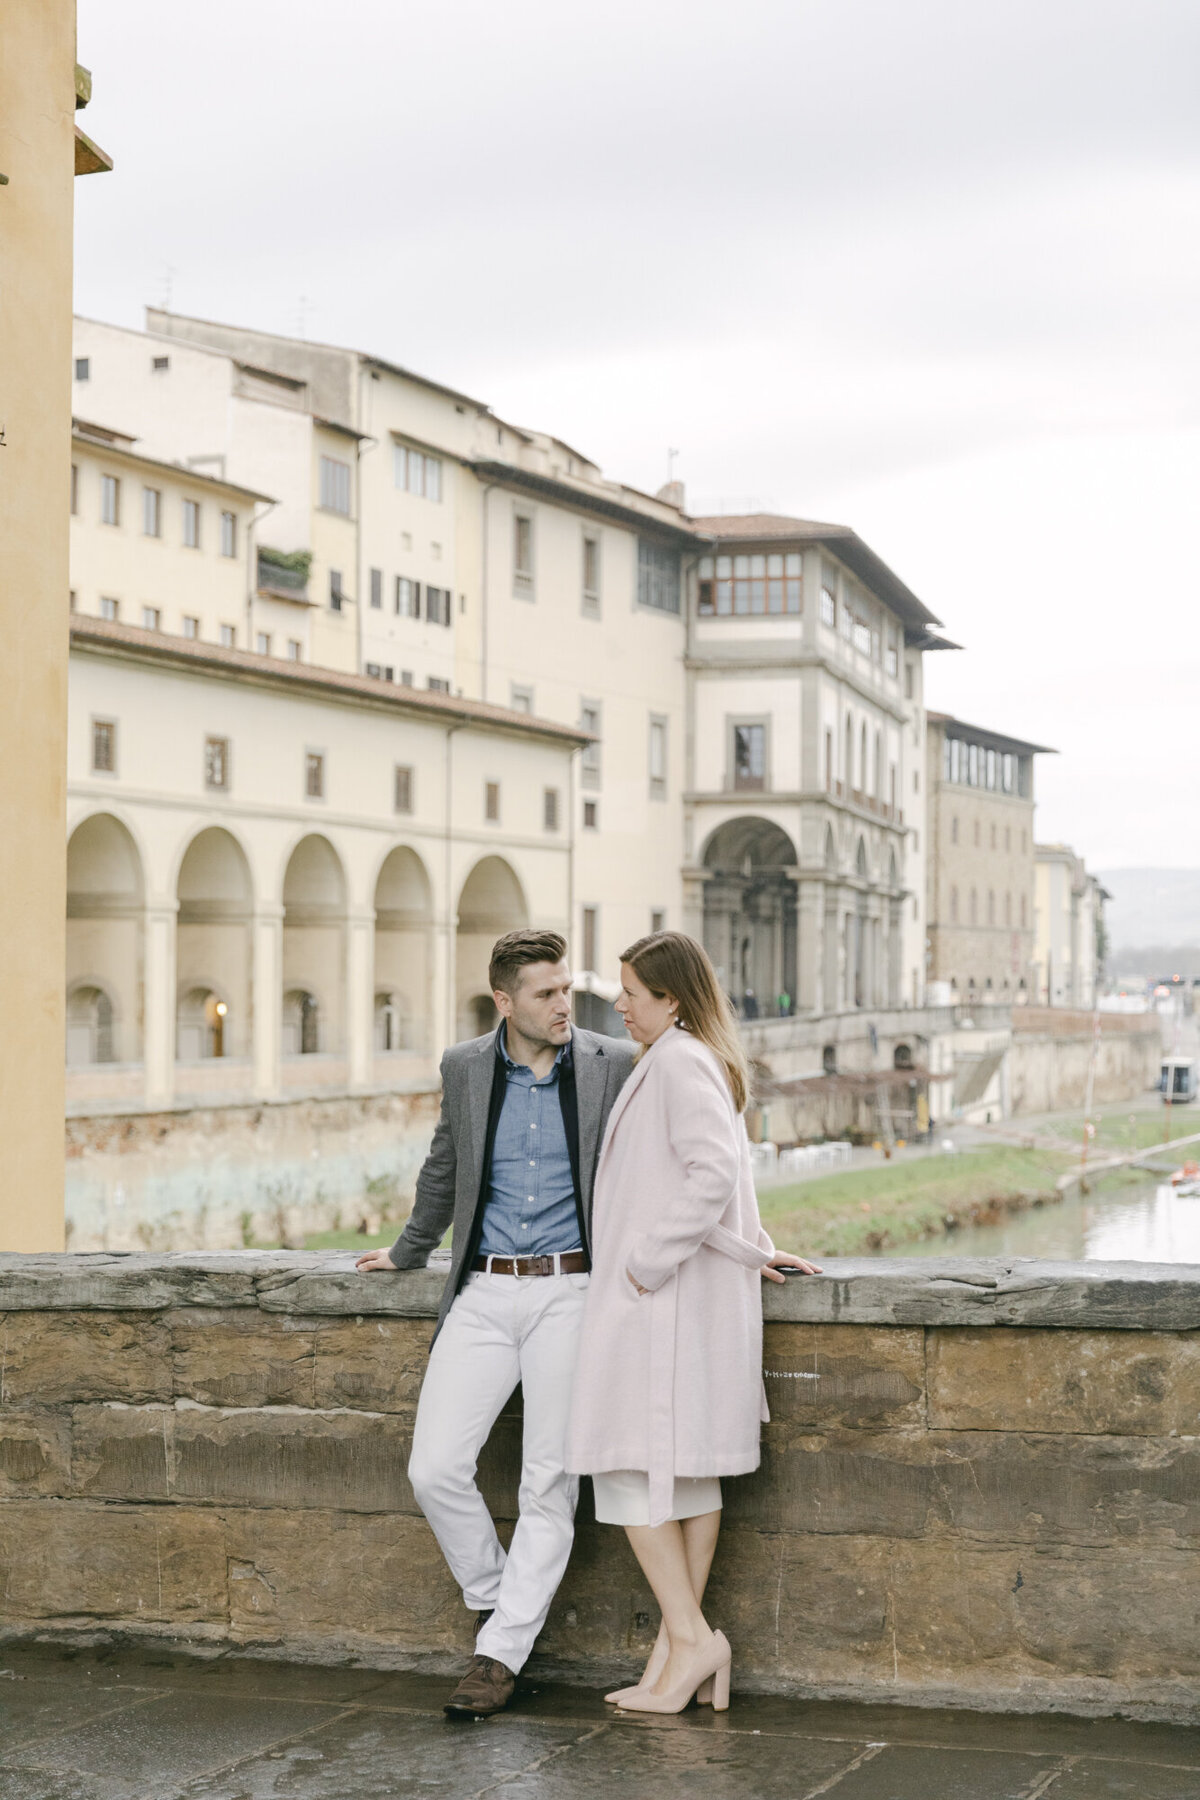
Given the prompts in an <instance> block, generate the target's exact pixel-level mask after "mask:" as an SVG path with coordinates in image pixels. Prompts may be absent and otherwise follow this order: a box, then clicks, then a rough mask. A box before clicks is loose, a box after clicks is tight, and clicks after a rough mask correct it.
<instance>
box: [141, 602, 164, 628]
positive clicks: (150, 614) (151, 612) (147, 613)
mask: <svg viewBox="0 0 1200 1800" xmlns="http://www.w3.org/2000/svg"><path fill="white" fill-rule="evenodd" d="M161 627H162V613H161V612H160V611H159V609H158V607H157V606H143V608H142V630H143V631H158V630H160V629H161Z"/></svg>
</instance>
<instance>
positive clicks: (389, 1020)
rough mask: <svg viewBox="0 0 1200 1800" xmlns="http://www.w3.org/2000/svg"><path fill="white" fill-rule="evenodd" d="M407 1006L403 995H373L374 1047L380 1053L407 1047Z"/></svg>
mask: <svg viewBox="0 0 1200 1800" xmlns="http://www.w3.org/2000/svg"><path fill="white" fill-rule="evenodd" d="M406 1015H407V1007H406V1006H405V1003H404V996H403V995H402V994H397V993H394V992H392V993H379V994H376V996H375V1049H376V1050H377V1051H378V1052H380V1053H381V1054H386V1053H387V1052H388V1051H389V1050H407V1049H408V1047H409V1033H408V1019H407V1016H406Z"/></svg>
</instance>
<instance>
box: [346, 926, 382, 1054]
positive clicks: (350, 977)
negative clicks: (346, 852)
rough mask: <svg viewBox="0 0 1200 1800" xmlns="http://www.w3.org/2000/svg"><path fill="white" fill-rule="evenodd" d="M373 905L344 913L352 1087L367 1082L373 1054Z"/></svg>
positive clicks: (348, 1049)
mask: <svg viewBox="0 0 1200 1800" xmlns="http://www.w3.org/2000/svg"><path fill="white" fill-rule="evenodd" d="M374 1030H375V908H374V907H373V906H353V907H350V908H349V909H348V910H347V913H346V1070H347V1077H348V1080H349V1084H350V1086H351V1087H352V1088H361V1087H366V1086H368V1085H369V1083H370V1080H371V1075H372V1073H373V1065H374V1058H375V1046H374Z"/></svg>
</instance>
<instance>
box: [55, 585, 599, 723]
mask: <svg viewBox="0 0 1200 1800" xmlns="http://www.w3.org/2000/svg"><path fill="white" fill-rule="evenodd" d="M71 648H72V650H73V651H75V652H77V653H80V654H83V655H89V656H101V657H110V658H112V659H113V660H115V661H120V662H132V663H142V664H148V665H151V666H153V667H155V668H160V669H169V670H172V671H173V672H175V673H177V674H187V675H202V676H206V677H208V678H209V679H213V680H225V681H232V682H237V683H240V684H242V685H244V686H249V687H258V688H273V689H274V690H275V691H276V692H285V693H293V694H304V695H306V696H315V697H316V698H318V699H321V700H325V701H328V702H330V703H331V704H333V705H338V704H340V705H343V706H353V707H355V708H357V709H359V710H362V709H366V710H374V711H380V712H386V713H389V714H392V715H396V714H399V715H400V716H402V717H406V718H409V719H413V720H425V721H428V722H430V723H433V724H437V725H447V724H454V725H459V726H463V725H479V726H484V727H489V728H491V729H492V730H495V731H503V732H506V733H509V734H512V735H514V736H517V737H528V738H537V739H540V740H541V741H542V742H549V743H558V744H560V745H562V746H563V747H564V748H569V749H572V750H576V749H581V748H582V747H583V745H585V744H588V743H591V742H592V741H593V740H592V735H591V734H590V733H589V732H586V731H581V730H580V729H579V727H578V726H575V725H560V724H559V723H558V722H557V721H556V720H552V719H539V718H535V717H532V716H531V715H530V714H528V713H520V712H513V711H512V710H511V709H510V708H509V707H506V706H491V705H489V704H487V703H486V702H485V701H482V700H466V699H463V698H462V697H461V696H459V695H450V694H439V693H429V692H427V691H426V690H424V689H422V688H405V687H397V686H395V685H394V683H392V682H389V681H380V680H378V679H377V678H376V677H375V676H373V675H350V674H343V673H342V672H341V671H340V670H337V669H320V668H316V667H314V666H313V664H312V663H293V662H283V661H281V660H279V659H278V658H275V657H270V656H254V655H251V653H250V652H249V651H246V650H226V649H223V648H222V647H221V646H219V645H217V644H205V643H201V642H199V641H198V640H196V639H193V638H177V637H168V636H167V635H166V634H165V633H163V632H158V631H141V630H139V629H138V628H137V627H136V626H134V625H118V624H114V623H112V622H111V621H109V620H107V619H90V618H83V617H81V616H80V615H79V614H76V615H74V616H73V617H72V619H71Z"/></svg>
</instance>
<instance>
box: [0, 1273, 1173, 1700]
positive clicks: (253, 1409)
mask: <svg viewBox="0 0 1200 1800" xmlns="http://www.w3.org/2000/svg"><path fill="white" fill-rule="evenodd" d="M441 1279H442V1275H441V1271H440V1270H436V1271H435V1270H429V1271H422V1272H417V1273H412V1274H407V1275H397V1276H386V1275H378V1276H370V1277H364V1276H359V1275H356V1274H355V1273H354V1272H353V1270H352V1268H351V1267H350V1259H348V1258H346V1257H321V1256H317V1255H304V1254H301V1253H288V1252H280V1253H273V1254H269V1255H268V1254H254V1253H245V1254H242V1255H238V1254H229V1255H212V1256H199V1255H175V1256H168V1257H153V1256H149V1255H129V1256H124V1257H117V1256H109V1255H95V1256H47V1257H17V1256H5V1257H0V1595H2V1596H3V1599H2V1602H0V1635H5V1636H8V1637H10V1638H11V1637H27V1636H33V1635H53V1636H59V1637H73V1636H74V1637H78V1636H80V1635H84V1636H87V1635H94V1634H96V1633H97V1632H99V1633H116V1634H136V1635H139V1636H142V1637H162V1638H166V1639H171V1640H175V1641H179V1640H185V1641H188V1642H191V1643H193V1644H199V1643H208V1644H221V1645H237V1646H242V1647H244V1648H245V1649H247V1650H250V1651H253V1652H255V1653H258V1654H264V1655H287V1656H289V1657H298V1658H312V1659H314V1660H340V1659H343V1658H346V1657H350V1658H353V1659H356V1660H359V1661H362V1662H364V1663H368V1664H371V1665H379V1666H388V1665H397V1664H401V1665H403V1664H424V1665H427V1666H438V1665H442V1664H444V1665H445V1666H447V1667H450V1666H455V1665H456V1664H457V1663H458V1662H460V1661H461V1659H462V1657H463V1655H464V1653H465V1652H467V1651H468V1650H469V1647H470V1630H469V1619H468V1615H467V1614H466V1613H465V1611H464V1610H463V1608H462V1605H461V1601H460V1599H459V1597H458V1594H457V1590H456V1589H455V1587H454V1584H453V1583H452V1581H451V1580H450V1577H449V1575H448V1574H447V1572H446V1570H445V1567H444V1565H443V1562H442V1559H441V1556H440V1553H439V1552H438V1549H437V1545H436V1544H435V1542H434V1540H433V1536H432V1533H431V1532H430V1531H429V1529H428V1527H427V1526H426V1524H425V1523H424V1520H423V1519H422V1518H421V1516H420V1514H419V1512H418V1511H417V1508H416V1506H415V1503H414V1500H413V1496H412V1493H411V1490H410V1488H409V1485H408V1481H407V1478H406V1475H405V1463H406V1459H407V1450H408V1442H409V1437H410V1433H411V1427H412V1418H413V1411H414V1407H415V1404H416V1399H417V1394H418V1391H419V1388H420V1382H421V1378H422V1374H423V1370H424V1365H425V1357H426V1351H427V1347H428V1343H429V1338H430V1334H431V1331H432V1316H433V1312H434V1308H435V1302H436V1298H437V1294H438V1291H439V1289H440V1285H441ZM765 1302H766V1312H767V1329H766V1354H765V1376H766V1385H767V1391H768V1396H769V1399H770V1403H771V1412H772V1420H771V1424H770V1425H769V1427H768V1428H767V1431H766V1434H765V1443H764V1460H763V1466H762V1468H761V1469H760V1470H759V1472H758V1473H757V1474H756V1475H753V1476H748V1477H744V1478H741V1479H738V1480H731V1481H729V1482H727V1483H726V1519H725V1529H724V1531H723V1533H722V1538H721V1544H720V1548H719V1551H718V1557H717V1563H716V1566H715V1568H714V1574H713V1582H712V1587H711V1590H710V1596H711V1600H710V1606H709V1610H710V1613H711V1616H712V1618H713V1620H714V1621H715V1622H716V1623H718V1624H720V1625H722V1626H723V1628H724V1629H725V1630H726V1631H727V1633H728V1634H729V1636H730V1637H731V1639H732V1641H733V1644H734V1654H735V1663H736V1670H737V1679H738V1681H739V1682H740V1683H741V1684H742V1685H744V1686H747V1687H758V1688H762V1689H768V1690H770V1689H778V1690H786V1691H789V1692H792V1693H799V1694H820V1695H830V1696H836V1695H842V1696H855V1697H867V1698H871V1699H877V1700H904V1701H909V1702H912V1701H916V1702H919V1703H927V1704H942V1703H951V1704H954V1703H957V1704H963V1705H971V1706H975V1707H988V1708H993V1707H994V1708H1001V1709H1011V1710H1018V1711H1020V1710H1034V1709H1040V1708H1045V1707H1055V1708H1063V1709H1066V1710H1072V1711H1078V1712H1084V1713H1086V1712H1097V1711H1099V1712H1113V1711H1117V1710H1120V1711H1123V1712H1130V1713H1133V1714H1135V1715H1137V1716H1143V1717H1172V1718H1197V1717H1200V1706H1198V1705H1197V1701H1196V1693H1197V1678H1198V1677H1200V1633H1198V1632H1197V1623H1198V1622H1200V1621H1198V1609H1200V1599H1198V1596H1200V1440H1198V1435H1197V1434H1198V1432H1200V1268H1183V1267H1158V1266H1154V1265H1144V1264H1123V1265H1103V1264H1059V1265H1055V1264H1045V1263H1032V1262H1025V1263H1004V1262H996V1261H990V1262H970V1263H968V1262H964V1261H961V1260H959V1261H955V1260H950V1259H947V1260H945V1261H940V1262H939V1261H929V1260H927V1259H919V1260H914V1261H911V1262H901V1261H897V1262H890V1261H889V1262H887V1263H880V1262H877V1261H869V1260H863V1261H849V1260H847V1261H832V1262H831V1263H830V1264H829V1265H828V1267H827V1270H826V1273H825V1274H824V1275H823V1276H821V1277H818V1278H814V1279H805V1280H802V1281H795V1282H791V1283H789V1284H788V1285H787V1286H786V1287H785V1288H779V1289H777V1288H771V1289H769V1290H767V1292H766V1294H765ZM519 1443H520V1406H519V1400H517V1401H514V1403H512V1404H511V1405H510V1406H509V1407H507V1408H506V1409H505V1411H504V1413H503V1414H502V1416H501V1418H500V1419H499V1421H498V1423H497V1426H496V1429H495V1430H494V1432H493V1434H492V1438H491V1440H490V1442H489V1444H488V1447H487V1449H486V1451H485V1454H484V1457H483V1461H482V1465H481V1482H482V1485H483V1487H484V1490H485V1492H486V1493H487V1495H488V1498H489V1500H490V1502H491V1504H492V1505H493V1507H494V1508H495V1510H496V1513H497V1517H498V1518H499V1519H501V1520H502V1521H506V1522H511V1520H512V1519H513V1518H514V1517H515V1511H516V1485H517V1475H518V1468H519ZM502 1529H505V1527H503V1526H502ZM654 1625H655V1613H654V1606H653V1601H652V1599H651V1597H650V1595H649V1593H648V1591H647V1589H646V1586H645V1583H644V1581H643V1580H642V1577H641V1575H640V1573H639V1571H638V1569H637V1567H636V1564H635V1563H634V1561H633V1559H632V1557H631V1555H630V1553H629V1551H628V1548H627V1546H626V1544H625V1540H624V1535H623V1533H621V1532H619V1531H616V1530H615V1529H612V1528H608V1527H597V1526H596V1525H595V1524H594V1522H593V1520H592V1516H591V1506H590V1494H589V1491H588V1484H587V1483H585V1484H584V1496H583V1500H582V1502H581V1507H580V1521H579V1534H578V1541H577V1545H576V1550H575V1554H574V1556H573V1558H572V1561H571V1565H570V1567H569V1569H568V1571H567V1575H566V1577H565V1579H564V1581H563V1584H562V1587H561V1589H560V1592H559V1595H558V1598H557V1600H556V1602H555V1605H554V1608H553V1611H552V1613H551V1616H550V1619H549V1622H548V1624H547V1628H546V1631H545V1633H544V1635H543V1638H542V1640H541V1643H540V1646H539V1654H540V1656H541V1658H542V1659H543V1662H544V1663H548V1664H553V1665H556V1666H558V1667H560V1668H567V1669H569V1670H574V1671H575V1673H576V1674H577V1675H578V1676H579V1677H580V1678H581V1679H593V1678H599V1677H600V1674H601V1673H602V1672H604V1673H606V1672H608V1671H612V1670H614V1669H617V1668H619V1667H621V1666H623V1665H624V1666H633V1665H634V1664H635V1663H636V1662H637V1660H638V1659H639V1658H640V1657H642V1656H643V1655H644V1654H645V1653H646V1651H647V1649H648V1647H649V1644H650V1642H651V1640H652V1638H653V1632H654Z"/></svg>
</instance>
